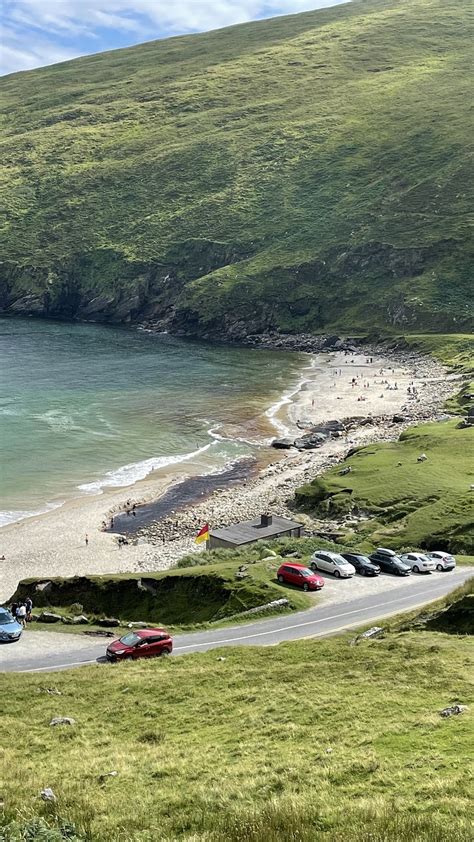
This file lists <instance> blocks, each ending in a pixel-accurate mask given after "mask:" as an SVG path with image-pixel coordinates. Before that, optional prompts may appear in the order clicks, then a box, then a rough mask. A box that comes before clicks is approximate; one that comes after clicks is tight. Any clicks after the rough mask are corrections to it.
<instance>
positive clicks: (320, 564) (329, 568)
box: [309, 550, 355, 579]
mask: <svg viewBox="0 0 474 842" xmlns="http://www.w3.org/2000/svg"><path fill="white" fill-rule="evenodd" d="M309 566H310V567H311V570H324V571H326V572H327V573H332V574H333V575H334V576H335V577H336V579H341V578H342V579H348V578H349V577H350V576H353V575H354V573H355V567H353V566H352V564H349V562H348V561H346V559H345V558H343V557H342V555H340V554H339V553H330V552H329V551H328V550H316V552H314V553H313V555H312V556H311V561H310V565H309Z"/></svg>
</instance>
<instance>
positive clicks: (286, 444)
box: [272, 439, 295, 450]
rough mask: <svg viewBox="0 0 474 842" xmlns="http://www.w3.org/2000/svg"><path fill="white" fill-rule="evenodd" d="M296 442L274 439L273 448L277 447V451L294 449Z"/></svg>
mask: <svg viewBox="0 0 474 842" xmlns="http://www.w3.org/2000/svg"><path fill="white" fill-rule="evenodd" d="M294 446H295V442H294V441H293V439H274V440H273V441H272V447H275V448H276V449H277V450H289V449H290V447H294Z"/></svg>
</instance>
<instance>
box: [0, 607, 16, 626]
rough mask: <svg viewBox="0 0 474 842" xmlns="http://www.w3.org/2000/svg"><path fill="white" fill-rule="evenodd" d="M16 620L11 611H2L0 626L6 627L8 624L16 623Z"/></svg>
mask: <svg viewBox="0 0 474 842" xmlns="http://www.w3.org/2000/svg"><path fill="white" fill-rule="evenodd" d="M14 622H15V621H14V619H13V617H12V615H11V614H10V613H9V611H0V625H1V626H6V625H7V623H14Z"/></svg>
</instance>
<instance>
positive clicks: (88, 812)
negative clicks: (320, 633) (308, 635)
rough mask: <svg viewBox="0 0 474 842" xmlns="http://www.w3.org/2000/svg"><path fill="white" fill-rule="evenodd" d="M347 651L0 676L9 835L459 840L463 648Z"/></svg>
mask: <svg viewBox="0 0 474 842" xmlns="http://www.w3.org/2000/svg"><path fill="white" fill-rule="evenodd" d="M352 637H353V634H351V635H344V636H341V637H338V638H332V639H330V640H326V641H309V640H308V641H300V642H297V643H288V644H284V645H280V646H278V647H269V648H242V649H239V648H234V649H227V650H225V649H223V650H220V651H219V652H218V653H216V652H209V653H202V654H197V655H192V656H187V657H180V658H172V659H170V660H167V661H166V662H162V661H156V662H153V663H143V664H142V663H131V664H128V663H127V664H123V665H118V666H110V667H102V668H101V667H91V668H89V667H87V668H84V669H81V670H72V671H69V672H60V673H54V674H50V675H44V674H43V675H41V676H38V675H34V674H33V675H18V674H17V675H11V674H10V675H9V674H6V675H4V676H3V681H2V694H1V699H0V711H1V714H2V715H1V717H0V737H1V741H2V745H4V747H5V755H4V760H5V766H4V768H5V769H6V770H8V774H7V775H5V782H4V787H3V796H4V800H5V813H4V818H3V822H4V824H5V826H6V827H7V828H9V829H7V830H6V831H5V835H4V837H3V838H4V839H6V840H8V842H20V840H22V842H23V840H24V839H26V838H28V839H29V840H38V842H39V840H40V839H41V840H42V841H43V842H53V840H54V842H56V840H59V839H63V838H65V837H61V836H59V835H53V833H52V832H51V834H50V835H48V833H47V832H43V835H40V833H39V832H38V833H37V835H34V834H33V833H31V835H28V836H25V835H21V834H22V832H23V831H24V829H25V827H28V826H29V827H30V828H31V827H32V826H33V827H34V826H35V823H36V826H37V827H38V823H40V822H44V823H45V824H46V825H47V826H52V827H58V826H59V825H60V824H61V822H63V823H64V822H67V823H69V827H70V823H74V825H75V828H76V835H77V838H78V839H80V840H88V842H109V841H110V842H111V840H114V842H145V840H146V842H151V840H156V842H161V840H166V841H167V842H176V840H186V842H282V840H289V842H318V840H321V842H323V840H324V842H326V841H327V842H346V840H349V839H350V840H351V842H367V840H368V839H369V838H370V840H371V842H392V840H394V841H395V840H397V842H414V840H416V842H445V840H446V839H447V838H449V839H450V840H453V842H467V840H468V839H470V838H471V836H470V833H471V830H472V828H470V824H469V822H470V818H469V817H470V794H471V793H470V783H469V781H470V773H471V774H472V771H473V770H472V768H471V761H470V760H469V757H468V752H467V747H468V745H469V744H470V735H471V734H472V712H471V711H472V707H473V705H474V686H473V683H472V676H473V674H474V673H473V670H472V657H473V654H474V650H473V642H472V638H469V637H467V636H466V637H462V636H461V637H458V636H453V635H444V634H441V633H435V632H431V633H427V632H415V631H409V632H396V631H391V632H390V633H387V634H386V636H385V637H384V638H383V639H380V640H374V641H372V642H368V641H367V642H362V643H361V644H359V645H358V646H350V645H349V644H350V640H351V639H352ZM222 659H224V660H222ZM46 688H55V689H56V690H57V691H59V693H60V694H61V695H50V694H48V693H47V692H45V690H46ZM455 702H458V703H461V704H467V705H469V706H470V711H468V712H467V713H466V714H464V715H462V716H458V717H452V718H451V719H442V718H441V717H440V716H439V711H440V710H441V709H442V708H443V707H445V706H446V705H448V704H452V703H455ZM58 715H59V716H72V717H73V718H74V719H75V720H76V725H75V726H73V727H67V726H64V727H62V728H61V727H57V728H51V727H49V721H50V719H51V718H52V717H54V716H58ZM110 771H116V772H117V773H118V774H117V776H116V777H109V778H104V779H101V776H102V775H104V774H106V773H107V772H110ZM45 786H50V787H52V789H53V790H54V792H55V794H56V796H57V799H58V800H57V803H56V804H55V805H54V806H52V807H51V806H50V805H48V804H45V803H43V802H42V801H41V800H40V799H39V797H38V795H39V791H40V790H41V789H42V788H44V787H45ZM15 827H16V830H15ZM67 838H70V837H67Z"/></svg>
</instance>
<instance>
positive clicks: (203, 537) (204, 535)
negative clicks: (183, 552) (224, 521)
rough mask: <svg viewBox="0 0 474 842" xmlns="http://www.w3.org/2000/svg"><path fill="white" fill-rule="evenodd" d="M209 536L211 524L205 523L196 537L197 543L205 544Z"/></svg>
mask: <svg viewBox="0 0 474 842" xmlns="http://www.w3.org/2000/svg"><path fill="white" fill-rule="evenodd" d="M208 538H209V524H208V523H205V524H204V526H203V527H202V529H200V530H199V532H198V534H197V535H196V537H195V539H194V540H195V541H196V544H204V543H205V541H207V540H208Z"/></svg>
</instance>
